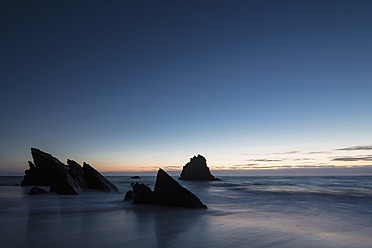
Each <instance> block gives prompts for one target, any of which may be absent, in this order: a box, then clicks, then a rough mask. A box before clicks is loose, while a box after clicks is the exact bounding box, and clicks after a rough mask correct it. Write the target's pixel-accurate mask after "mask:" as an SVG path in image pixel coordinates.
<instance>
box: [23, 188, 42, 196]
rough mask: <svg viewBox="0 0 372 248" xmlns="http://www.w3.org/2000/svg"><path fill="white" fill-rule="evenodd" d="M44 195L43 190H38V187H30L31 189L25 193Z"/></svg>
mask: <svg viewBox="0 0 372 248" xmlns="http://www.w3.org/2000/svg"><path fill="white" fill-rule="evenodd" d="M44 193H46V191H45V190H43V189H41V188H39V187H32V189H31V190H30V191H29V192H28V193H27V194H28V195H39V194H44Z"/></svg>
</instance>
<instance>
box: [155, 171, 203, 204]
mask: <svg viewBox="0 0 372 248" xmlns="http://www.w3.org/2000/svg"><path fill="white" fill-rule="evenodd" d="M154 196H155V203H158V204H161V205H168V206H176V207H186V208H207V206H206V205H204V204H203V203H202V202H201V201H200V199H199V198H198V197H197V196H196V195H194V194H193V193H191V192H190V191H189V190H188V189H186V188H184V187H182V186H181V185H180V184H179V183H178V182H177V181H176V180H174V179H173V178H172V177H171V176H169V175H168V174H167V173H166V172H165V171H164V170H162V169H159V170H158V174H157V177H156V183H155V188H154Z"/></svg>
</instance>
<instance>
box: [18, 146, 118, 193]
mask: <svg viewBox="0 0 372 248" xmlns="http://www.w3.org/2000/svg"><path fill="white" fill-rule="evenodd" d="M31 154H32V157H33V159H34V163H32V162H28V163H29V167H30V169H28V170H26V171H25V174H26V175H25V176H24V179H23V181H22V183H21V185H22V186H26V185H38V186H50V192H55V193H57V194H78V193H79V192H80V191H82V190H85V189H96V190H102V191H106V192H116V191H118V189H117V188H116V187H115V185H113V184H112V183H110V182H109V181H108V180H107V179H106V178H105V177H104V176H102V175H101V174H100V173H99V172H98V171H96V170H95V169H93V168H92V167H91V166H90V165H88V164H86V163H84V167H83V168H81V166H80V165H79V164H78V163H76V162H75V161H73V160H67V165H65V164H63V163H62V162H61V161H59V160H58V159H57V158H55V157H53V156H52V155H51V154H48V153H45V152H43V151H40V150H39V149H36V148H31Z"/></svg>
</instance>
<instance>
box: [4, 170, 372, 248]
mask: <svg viewBox="0 0 372 248" xmlns="http://www.w3.org/2000/svg"><path fill="white" fill-rule="evenodd" d="M108 178H109V180H110V181H111V182H113V183H114V184H115V185H116V186H117V187H118V188H119V190H120V193H100V192H89V193H83V194H80V195H73V196H71V195H56V194H52V193H48V194H43V195H34V196H31V195H27V192H28V191H29V190H30V188H31V187H21V186H16V185H19V184H20V181H21V180H22V177H0V185H1V186H0V221H1V225H0V240H1V241H0V242H1V244H0V246H1V247H4V248H8V247H48V248H49V247H56V248H58V247H61V248H62V247H91V248H94V247H159V248H160V247H177V248H182V247H242V248H243V247H252V248H254V247H283V248H284V247H286V248H288V247H296V248H297V247H345V248H346V247H347V248H350V247H358V248H361V247H369V248H370V247H372V177H367V176H366V177H363V176H355V177H349V176H339V177H329V176H324V177H305V176H302V177H301V176H298V177H285V176H281V177H274V176H272V177H221V179H222V180H221V181H212V182H190V181H179V182H180V183H181V185H183V186H184V187H186V188H187V189H189V190H190V191H191V192H193V193H194V194H196V195H197V196H198V197H199V198H200V199H201V201H202V202H203V203H204V204H206V205H207V206H208V209H206V210H204V209H201V210H200V209H199V210H192V209H182V208H172V207H163V206H154V205H133V204H130V203H129V202H123V198H124V194H125V192H126V191H127V190H129V189H130V188H131V186H130V185H131V183H133V182H142V183H145V184H147V185H148V186H150V187H151V188H153V187H154V185H155V180H156V177H142V178H141V179H131V178H130V177H124V176H123V177H108ZM175 179H177V178H175ZM45 189H47V188H45Z"/></svg>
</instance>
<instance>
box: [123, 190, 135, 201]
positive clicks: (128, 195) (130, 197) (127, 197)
mask: <svg viewBox="0 0 372 248" xmlns="http://www.w3.org/2000/svg"><path fill="white" fill-rule="evenodd" d="M133 197H134V192H133V190H129V191H127V193H125V196H124V200H123V201H129V200H133Z"/></svg>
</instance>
